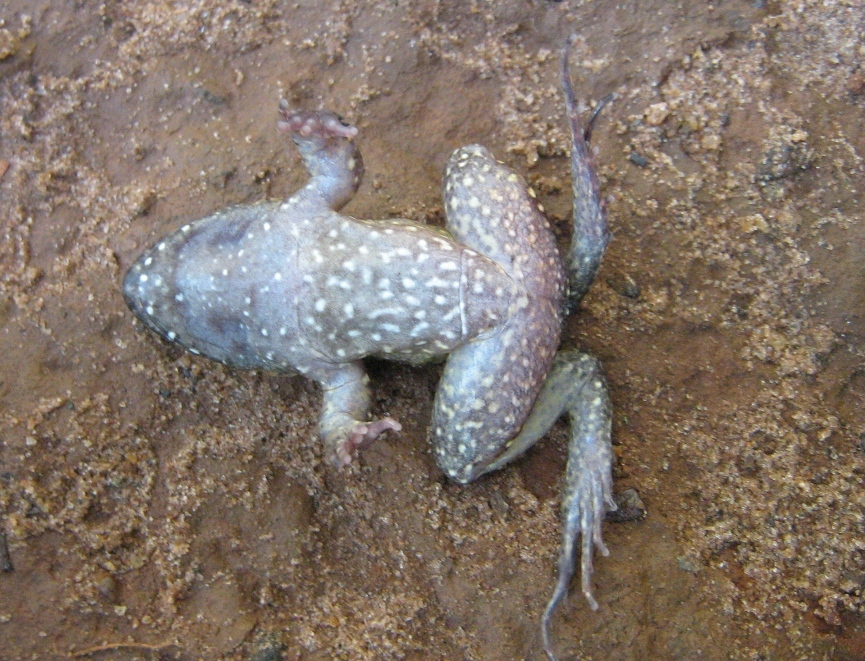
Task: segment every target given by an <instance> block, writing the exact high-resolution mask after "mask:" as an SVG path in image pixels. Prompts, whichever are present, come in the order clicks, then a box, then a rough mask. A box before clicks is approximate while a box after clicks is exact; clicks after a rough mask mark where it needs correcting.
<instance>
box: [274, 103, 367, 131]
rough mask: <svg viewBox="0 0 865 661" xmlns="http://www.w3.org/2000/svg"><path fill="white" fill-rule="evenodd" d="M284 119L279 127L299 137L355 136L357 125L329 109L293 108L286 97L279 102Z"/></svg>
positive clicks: (278, 124) (278, 123) (280, 112)
mask: <svg viewBox="0 0 865 661" xmlns="http://www.w3.org/2000/svg"><path fill="white" fill-rule="evenodd" d="M279 114H280V115H282V119H281V120H280V121H279V122H277V124H276V125H277V128H279V130H280V131H282V132H283V133H289V134H291V135H292V136H296V137H298V138H301V139H304V138H329V137H334V138H349V139H351V138H354V137H355V136H356V135H357V127H355V126H352V125H351V124H349V123H348V122H346V121H345V120H344V119H342V117H340V116H339V115H337V114H336V113H333V112H330V111H329V110H315V111H312V110H300V109H296V108H291V107H290V106H289V105H288V102H287V101H286V100H285V99H282V100H281V101H280V102H279Z"/></svg>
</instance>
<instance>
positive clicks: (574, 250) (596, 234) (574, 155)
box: [562, 37, 612, 312]
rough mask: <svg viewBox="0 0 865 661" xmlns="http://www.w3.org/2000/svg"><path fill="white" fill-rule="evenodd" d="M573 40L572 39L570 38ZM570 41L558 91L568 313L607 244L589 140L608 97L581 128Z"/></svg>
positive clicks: (584, 289)
mask: <svg viewBox="0 0 865 661" xmlns="http://www.w3.org/2000/svg"><path fill="white" fill-rule="evenodd" d="M571 39H573V37H572V38H571ZM570 47H571V40H568V42H567V43H566V44H565V48H564V50H563V52H562V87H563V89H564V93H565V105H566V107H567V112H568V120H569V123H570V126H571V138H572V146H571V176H572V179H573V190H574V236H573V239H572V240H571V247H570V249H569V250H568V254H567V256H566V258H565V265H566V267H567V271H568V288H567V292H566V294H565V307H566V308H567V310H568V311H569V312H572V311H573V310H575V309H576V307H577V305H579V303H580V300H581V299H582V298H583V296H585V294H586V292H587V291H588V290H589V287H590V286H591V285H592V282H593V281H594V279H595V275H596V274H597V272H598V268H599V267H600V265H601V259H602V258H603V256H604V250H605V249H606V247H607V243H608V242H609V240H610V234H609V232H608V230H607V218H606V213H605V211H604V202H603V200H602V199H601V193H600V185H599V183H598V175H597V174H596V172H595V165H594V162H593V161H594V159H593V158H592V150H591V148H590V147H589V137H590V136H591V132H592V123H593V121H594V119H595V117H597V114H598V112H599V111H600V110H601V108H603V107H604V105H606V103H607V102H608V101H609V100H610V99H612V96H608V97H606V98H604V99H603V100H602V101H601V102H600V103H599V104H598V107H597V108H595V111H594V113H593V114H592V116H591V117H590V118H589V121H588V122H587V123H586V127H585V128H584V126H583V122H582V120H581V119H580V115H579V112H578V109H577V100H576V96H575V95H574V88H573V86H572V85H571V75H570V69H569V65H568V56H569V54H570Z"/></svg>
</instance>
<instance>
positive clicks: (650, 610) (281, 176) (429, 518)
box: [0, 0, 865, 661]
mask: <svg viewBox="0 0 865 661" xmlns="http://www.w3.org/2000/svg"><path fill="white" fill-rule="evenodd" d="M0 19H2V21H3V22H2V25H0V171H4V170H5V171H4V172H3V174H2V179H0V213H2V216H0V222H2V225H0V294H2V296H0V407H2V409H0V527H2V528H0V529H2V531H3V532H4V533H5V535H6V537H7V538H8V549H9V558H10V560H11V564H12V567H13V568H14V569H13V571H11V572H5V573H2V574H0V658H3V659H9V660H17V659H62V658H69V657H70V655H73V656H74V654H75V653H78V652H82V651H86V650H91V652H90V653H89V654H88V655H85V657H81V658H93V659H124V660H125V659H177V660H180V659H183V660H187V659H189V660H191V659H238V660H241V659H242V660H255V661H267V660H272V659H279V658H283V659H292V660H293V659H303V660H308V661H312V660H323V659H411V660H420V659H461V658H465V659H478V660H481V659H484V660H485V659H489V660H493V659H540V658H541V652H540V644H539V636H538V619H539V615H540V613H541V610H542V608H543V605H544V604H545V602H546V600H547V598H548V596H549V593H550V590H551V588H552V585H553V578H554V564H555V558H556V555H557V552H558V551H557V547H558V534H559V532H558V530H559V528H558V502H559V500H558V499H559V496H558V484H559V480H560V476H561V474H562V472H563V467H564V449H563V448H564V442H565V437H566V429H565V427H564V426H559V427H557V428H555V429H554V430H553V432H551V434H550V435H549V438H548V439H546V440H545V441H544V442H542V443H541V444H540V445H539V446H538V447H537V448H535V449H533V450H532V451H531V452H530V453H529V454H528V456H527V457H526V458H524V459H522V460H520V461H519V462H517V463H516V464H514V465H513V466H511V467H509V468H507V469H506V470H504V471H502V472H500V473H499V474H497V475H494V476H490V477H488V478H484V479H482V480H480V481H479V482H478V483H477V484H473V485H469V486H459V485H456V484H452V483H449V482H448V481H446V480H445V479H444V478H443V476H442V475H441V474H440V473H439V471H438V470H437V469H436V467H435V464H434V462H433V460H432V458H431V457H430V454H429V451H428V448H427V447H426V440H425V438H426V437H425V430H426V425H427V420H428V417H429V414H430V408H431V403H432V396H433V392H434V389H435V386H436V381H437V377H438V375H439V368H436V367H429V368H409V367H406V366H400V365H393V364H387V363H375V364H373V365H372V366H371V372H372V376H373V381H374V387H375V392H376V404H375V409H376V412H377V413H378V414H385V413H387V414H390V415H393V416H395V417H396V418H398V419H399V420H400V421H401V422H402V423H403V426H404V429H405V431H403V432H402V433H401V434H399V435H392V436H389V437H387V438H385V439H384V440H382V441H380V442H378V443H377V444H375V445H374V446H373V447H372V448H370V449H369V450H368V451H366V452H365V453H364V454H363V456H362V457H361V459H360V461H358V462H356V464H355V465H353V466H352V467H350V468H349V469H347V470H342V471H339V470H336V469H333V468H331V467H330V466H329V465H328V464H327V463H326V462H325V461H323V459H322V455H321V448H320V445H319V443H318V441H317V438H316V418H317V409H318V407H319V402H320V393H319V392H318V390H317V387H316V386H315V385H313V384H311V383H310V382H308V381H306V380H304V379H302V378H299V377H298V378H285V377H282V378H280V377H275V376H272V375H266V374H255V373H252V374H250V373H235V372H231V371H229V370H227V369H225V368H222V367H220V366H218V365H215V364H212V363H210V362H207V361H205V360H200V359H193V357H191V356H189V355H186V354H183V353H181V352H180V351H179V350H178V349H176V348H174V347H171V346H169V345H167V344H165V343H163V342H161V341H159V340H158V339H156V338H155V337H154V336H153V335H151V334H149V333H147V332H145V331H144V330H143V328H142V327H141V326H140V324H138V323H136V322H135V321H134V320H133V317H132V315H131V313H130V312H129V311H128V310H127V309H126V307H125V306H124V304H123V301H122V298H121V296H120V287H119V285H120V280H121V278H122V275H123V273H124V271H125V269H126V268H127V267H128V266H129V264H130V263H131V261H132V260H133V259H134V258H135V257H136V256H137V255H138V254H139V252H140V251H141V250H142V249H143V248H144V247H145V246H146V245H147V244H149V243H150V242H151V241H153V240H155V239H157V238H158V237H159V236H161V235H163V234H165V233H167V232H168V231H170V230H173V229H175V228H177V227H178V226H180V225H181V224H183V223H184V222H185V221H188V220H191V219H195V218H198V217H201V216H204V215H206V214H209V213H211V212H213V211H215V210H217V209H219V208H221V207H224V206H227V205H230V204H235V203H244V202H253V201H257V200H262V199H265V198H278V197H284V196H287V195H288V194H289V193H290V192H292V191H293V190H294V189H295V188H297V187H298V186H299V185H300V184H301V183H302V182H303V180H304V172H303V169H302V167H301V165H300V163H299V159H298V157H297V156H296V154H295V153H294V152H293V151H292V149H291V148H290V146H289V145H287V144H286V141H285V140H284V139H282V138H280V136H279V135H278V134H277V132H276V129H275V120H276V107H277V102H278V99H279V98H280V97H282V96H284V97H286V98H288V99H289V100H290V101H291V102H292V103H294V104H296V105H300V106H304V107H311V108H314V107H318V106H324V107H328V108H331V109H334V110H336V111H338V112H341V113H342V114H344V115H345V116H346V117H347V118H349V119H350V120H351V121H352V122H354V123H356V124H357V125H358V126H359V127H360V129H361V137H360V145H361V148H362V150H363V152H364V157H365V160H366V163H367V178H366V183H365V184H364V185H363V187H362V189H361V191H360V194H359V195H358V197H357V198H356V200H355V201H353V202H352V203H351V205H350V206H349V207H348V208H347V210H346V211H348V212H349V213H351V214H353V215H356V216H361V217H369V218H383V217H390V216H397V215H399V216H405V217H409V218H413V219H416V220H419V221H422V222H429V223H435V224H439V223H441V220H442V210H441V199H440V192H439V186H440V180H441V173H442V169H443V166H444V163H445V161H446V160H447V158H448V156H449V154H450V152H451V151H452V150H453V149H454V148H455V147H457V146H460V145H463V144H467V143H470V142H480V143H483V144H485V145H487V146H489V147H490V148H492V149H493V151H494V152H495V153H496V154H498V155H499V156H500V157H501V158H504V159H505V160H506V161H508V162H509V163H510V164H511V165H512V166H513V167H515V168H517V169H518V170H520V171H521V172H524V173H525V174H526V175H527V177H528V178H529V179H530V181H531V182H532V183H533V185H534V186H535V187H536V188H537V189H538V190H539V191H540V193H541V198H542V202H543V204H544V206H545V207H546V208H547V209H548V210H549V211H550V216H551V219H552V220H553V221H554V223H555V225H556V227H557V230H558V231H559V232H560V236H561V238H562V240H563V242H564V241H566V240H567V238H568V230H567V227H568V215H569V213H570V208H571V201H570V199H569V180H568V176H569V175H568V160H567V149H568V143H567V138H566V133H565V131H566V125H565V122H564V115H563V107H562V106H563V103H562V99H561V95H560V93H559V84H558V59H557V58H558V56H557V51H558V48H559V47H560V45H561V44H562V43H563V42H564V40H565V38H566V36H567V35H569V34H570V33H572V32H576V33H577V34H578V35H579V41H578V43H577V45H576V47H575V53H574V69H575V85H576V87H577V90H578V94H579V96H580V99H581V102H582V103H583V104H584V105H585V106H586V107H589V106H591V105H592V104H593V103H594V102H595V101H596V100H597V99H599V98H601V97H603V96H604V95H606V94H608V93H609V92H616V94H617V95H618V99H617V100H616V101H615V102H614V103H613V104H612V105H611V106H610V107H609V108H608V109H607V110H606V111H605V112H604V114H603V116H602V118H601V119H600V120H599V122H598V125H597V127H596V132H595V137H594V145H595V147H596V149H597V151H598V155H597V162H598V164H599V169H600V174H601V178H602V185H603V190H604V194H605V196H606V197H607V200H608V210H609V217H610V222H611V225H612V228H613V230H614V233H615V235H614V239H613V241H612V243H611V244H610V247H609V250H608V252H607V256H606V259H605V262H604V265H603V267H602V271H601V274H600V276H599V279H598V282H597V283H596V285H595V287H594V289H593V290H592V292H591V293H590V294H589V296H588V297H587V298H586V300H585V301H584V302H583V305H582V309H581V311H580V313H579V314H578V315H577V316H575V317H574V318H572V320H571V321H570V323H569V326H568V328H567V332H566V336H565V342H564V344H565V346H578V347H581V348H584V349H586V350H589V351H591V352H592V353H594V354H595V355H596V356H598V357H599V358H600V359H601V360H602V361H603V363H604V365H605V367H606V369H607V372H608V375H609V380H610V383H611V386H612V397H613V401H614V404H615V408H616V416H615V428H614V434H615V438H616V443H617V445H616V455H617V465H616V471H615V477H616V489H617V490H622V489H624V488H627V487H634V488H636V489H637V490H638V491H639V493H640V494H641V495H642V497H643V499H644V500H645V502H646V505H647V507H648V512H649V513H648V516H647V518H646V519H645V520H643V521H640V522H634V523H626V524H616V525H614V524H607V526H606V529H605V535H606V539H607V543H608V545H609V547H610V549H611V555H610V557H609V558H603V559H598V561H597V565H596V566H597V574H596V590H597V596H598V599H599V601H600V603H601V608H600V610H599V611H597V612H592V611H590V610H589V609H588V608H587V607H586V604H585V602H584V600H583V599H582V598H581V597H580V596H579V595H578V594H575V595H574V596H573V597H572V598H571V599H570V601H569V602H568V604H567V605H566V606H565V607H564V608H563V609H562V610H561V612H560V613H559V615H558V617H557V618H556V621H555V626H554V637H555V640H556V644H557V647H558V649H559V651H560V653H561V655H562V657H563V659H648V658H653V659H694V658H705V659H761V660H763V659H764V660H774V659H838V660H842V659H843V660H847V659H850V660H852V659H862V658H865V620H863V616H862V612H861V611H862V609H863V606H865V600H863V587H865V556H863V554H865V530H863V520H865V508H863V505H865V502H863V501H865V495H863V476H865V413H863V399H865V364H863V348H865V344H863V343H865V329H863V322H865V288H863V281H865V271H863V266H862V264H863V260H862V254H863V249H865V225H863V209H862V203H861V198H862V190H863V184H865V181H863V179H865V177H863V161H862V158H863V154H865V66H863V60H865V46H863V42H862V40H861V36H862V34H863V32H865V7H863V5H862V4H861V3H860V2H859V1H858V0H825V1H823V0H821V1H820V2H817V1H816V0H796V1H790V2H784V1H782V0H758V1H748V2H744V1H741V2H740V1H736V0H731V1H728V2H722V1H719V2H716V3H707V2H706V1H705V0H679V1H677V2H670V1H669V0H641V1H637V0H629V1H626V2H621V3H618V4H614V3H610V2H603V1H602V0H595V1H594V2H577V1H574V0H570V1H565V2H560V3H554V2H542V1H540V0H529V1H523V0H521V1H516V0H508V1H506V2H482V1H478V0H469V1H466V2H460V1H456V0H442V1H440V2H436V1H435V0H426V1H420V2H405V1H403V0H387V1H385V0H377V1H376V2H371V3H361V2H356V1H354V0H338V1H335V2H325V3H319V2H316V1H311V0H303V1H302V2H297V3H293V4H292V3H283V2H276V1H275V0H245V1H242V0H222V1H221V2H217V1H216V0H197V1H193V2H188V3H168V2H161V1H160V2H146V1H144V0H138V1H135V2H122V3H121V2H116V1H108V2H103V3H96V2H80V1H75V2H72V1H70V0H59V1H56V2H49V1H48V0H29V1H27V2H25V1H24V0H9V1H8V2H6V3H5V4H4V5H3V7H2V8H0ZM0 546H2V545H0ZM101 647H104V649H102V650H101V651H100V648H101Z"/></svg>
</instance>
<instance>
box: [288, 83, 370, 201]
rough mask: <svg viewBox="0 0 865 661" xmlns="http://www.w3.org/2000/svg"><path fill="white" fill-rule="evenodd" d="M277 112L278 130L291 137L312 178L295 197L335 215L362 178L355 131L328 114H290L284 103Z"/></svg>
mask: <svg viewBox="0 0 865 661" xmlns="http://www.w3.org/2000/svg"><path fill="white" fill-rule="evenodd" d="M279 112H280V114H281V115H282V120H280V121H279V122H277V128H279V130H280V131H282V132H283V133H288V134H289V135H291V138H292V140H294V143H295V144H296V145H297V148H298V150H299V151H300V155H301V156H302V157H303V162H304V163H305V164H306V169H307V170H309V174H310V176H311V177H312V179H311V180H310V182H309V183H308V184H307V185H306V186H305V187H304V188H303V189H302V190H301V191H299V192H298V193H297V195H298V196H299V197H300V198H302V199H306V200H307V201H310V202H313V203H318V204H323V205H325V206H326V207H329V208H331V209H333V210H334V211H338V210H339V209H341V208H342V207H343V206H345V205H346V203H348V201H349V200H350V199H351V198H352V197H353V196H354V194H355V193H356V192H357V188H358V186H360V180H361V178H362V177H363V159H362V158H361V156H360V152H359V151H358V149H357V147H356V146H355V144H354V138H355V137H356V136H357V128H356V127H354V126H352V125H351V124H348V123H347V122H345V121H344V120H343V119H342V118H341V117H340V116H339V115H337V114H335V113H332V112H330V111H328V110H318V111H316V112H312V111H308V110H293V109H291V108H289V105H288V102H287V101H285V99H283V100H282V101H280V103H279Z"/></svg>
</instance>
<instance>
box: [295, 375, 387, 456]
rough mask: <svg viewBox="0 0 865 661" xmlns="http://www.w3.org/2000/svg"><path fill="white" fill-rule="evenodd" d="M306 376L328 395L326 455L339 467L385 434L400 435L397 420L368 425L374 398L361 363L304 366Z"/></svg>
mask: <svg viewBox="0 0 865 661" xmlns="http://www.w3.org/2000/svg"><path fill="white" fill-rule="evenodd" d="M303 369H304V373H305V374H306V375H307V376H309V377H311V378H313V379H315V380H316V381H318V383H319V384H321V387H322V390H323V392H324V405H323V406H322V410H321V421H320V431H321V437H322V440H323V441H324V445H325V452H326V454H327V455H329V456H330V458H331V461H333V463H335V464H336V465H337V466H345V465H347V464H349V463H351V460H352V457H353V456H354V454H355V452H357V451H358V450H360V449H363V448H364V447H366V446H367V445H369V444H370V443H372V442H373V441H374V440H375V439H376V438H377V437H378V436H379V435H380V434H382V433H383V432H385V431H400V430H401V429H402V426H401V425H400V424H399V423H398V422H397V421H396V420H394V419H393V418H389V417H388V418H382V419H381V420H373V421H371V422H365V420H366V419H367V416H368V415H369V409H370V405H371V397H370V391H369V377H368V376H367V374H366V371H365V370H364V368H363V365H362V364H361V363H360V362H359V361H356V362H352V363H342V364H332V363H325V362H321V363H318V364H312V363H310V364H307V365H305V366H303Z"/></svg>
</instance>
